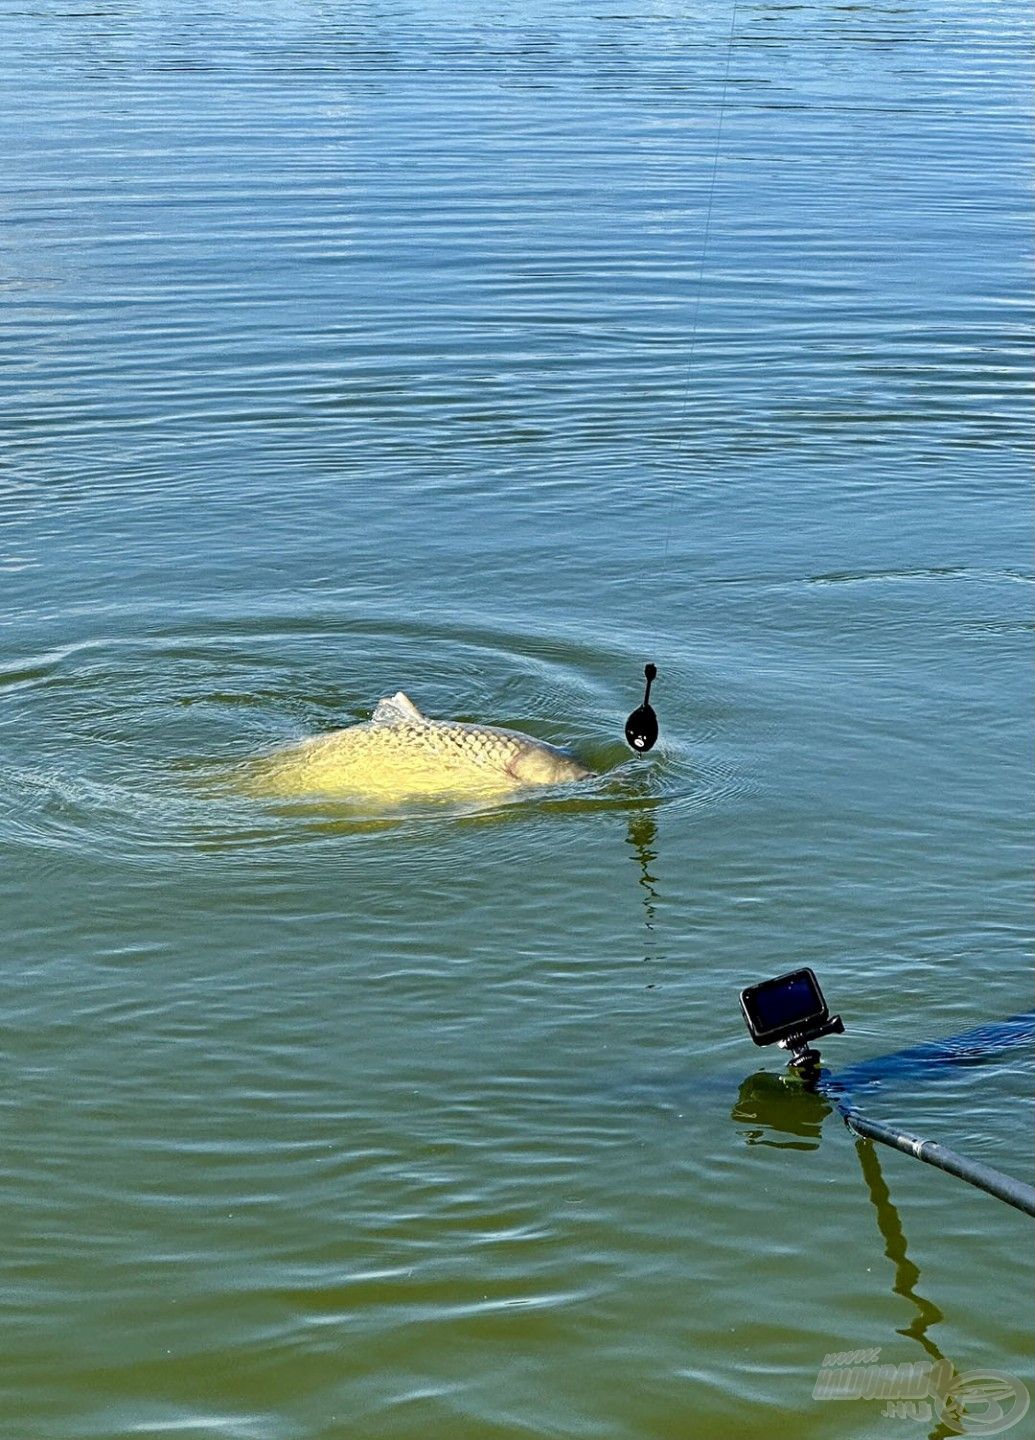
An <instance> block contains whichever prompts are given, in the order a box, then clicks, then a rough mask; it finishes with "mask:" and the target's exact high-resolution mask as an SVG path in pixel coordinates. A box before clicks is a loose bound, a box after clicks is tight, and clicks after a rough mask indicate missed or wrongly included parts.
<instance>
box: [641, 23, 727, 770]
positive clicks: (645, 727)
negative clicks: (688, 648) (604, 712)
mask: <svg viewBox="0 0 1035 1440" xmlns="http://www.w3.org/2000/svg"><path fill="white" fill-rule="evenodd" d="M738 3H739V0H733V10H732V14H731V16H730V33H729V39H728V40H727V42H726V66H725V70H724V72H723V77H722V91H721V93H720V95H719V119H718V123H717V125H716V129H715V153H714V155H713V156H712V174H711V181H710V182H709V185H708V204H707V207H706V210H705V218H704V234H703V236H702V239H701V259H700V261H699V263H698V268H697V292H696V295H695V298H694V309H693V317H692V320H691V324H690V345H689V348H688V351H687V359H686V380H685V383H684V385H683V403H682V406H681V408H680V413H679V430H678V433H677V436H676V448H675V460H676V461H678V460H679V458H680V456H681V454H682V451H683V450H684V449H685V445H686V416H687V411H688V409H689V407H690V382H691V380H692V378H693V367H694V351H695V349H696V347H697V324H698V321H699V319H700V316H701V296H702V292H703V290H704V270H705V262H706V260H707V258H708V240H709V237H710V235H711V229H712V210H713V208H714V205H715V186H716V181H717V179H718V175H719V155H720V152H721V149H722V122H723V119H724V118H725V114H726V91H727V89H728V88H729V82H730V68H731V65H732V61H733V44H734V41H735V39H736V34H737V6H738ZM674 506H675V495H674V494H673V495H672V496H671V498H670V499H669V502H668V509H667V514H666V519H665V543H664V547H663V549H662V554H661V570H662V571H664V570H666V569H667V566H668V555H669V548H670V545H671V541H672V516H673V509H674ZM657 643H658V625H657V621H656V620H655V626H654V635H653V639H652V642H651V648H652V649H656V648H657ZM643 673H644V677H645V679H646V682H647V684H646V689H645V690H644V693H643V703H642V705H640V706H639V707H638V708H637V709H636V710H634V711H633V712H632V714H631V715H630V716H629V718H628V719H627V720H626V722H625V738H626V740H627V741H628V743H629V745H630V746H631V747H632V749H633V750H635V751H637V753H638V754H641V755H644V754H646V752H647V751H648V750H651V749H653V747H654V745H655V743H656V741H657V738H658V717H657V715H656V713H655V711H654V708H653V707H652V705H651V703H650V687H651V685H652V683H653V682H654V680H655V678H656V676H657V673H658V670H657V666H656V665H654V664H647V665H645V666H644V667H643Z"/></svg>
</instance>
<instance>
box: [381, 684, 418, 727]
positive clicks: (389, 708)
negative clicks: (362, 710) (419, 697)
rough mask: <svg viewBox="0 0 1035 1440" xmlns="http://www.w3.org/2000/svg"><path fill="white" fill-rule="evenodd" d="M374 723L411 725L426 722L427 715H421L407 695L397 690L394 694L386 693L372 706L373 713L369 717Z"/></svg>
mask: <svg viewBox="0 0 1035 1440" xmlns="http://www.w3.org/2000/svg"><path fill="white" fill-rule="evenodd" d="M370 718H371V723H372V724H374V725H413V724H415V723H416V724H426V723H427V719H428V717H427V716H426V715H422V714H421V713H420V711H419V710H418V709H417V707H416V705H414V703H413V701H412V700H411V699H410V697H409V696H408V695H404V694H403V692H402V691H401V690H397V691H396V692H395V694H394V695H388V696H386V698H385V699H384V700H379V701H378V702H377V705H376V706H375V707H374V713H373V715H372V716H371V717H370Z"/></svg>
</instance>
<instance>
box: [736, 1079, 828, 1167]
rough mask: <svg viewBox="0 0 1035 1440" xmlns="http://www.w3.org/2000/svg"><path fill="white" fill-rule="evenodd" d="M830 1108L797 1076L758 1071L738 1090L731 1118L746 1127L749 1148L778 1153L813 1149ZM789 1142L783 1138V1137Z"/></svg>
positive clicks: (745, 1137) (817, 1092)
mask: <svg viewBox="0 0 1035 1440" xmlns="http://www.w3.org/2000/svg"><path fill="white" fill-rule="evenodd" d="M830 1113H831V1106H830V1105H829V1104H828V1103H827V1101H826V1100H825V1099H824V1097H823V1095H822V1094H821V1093H820V1092H819V1091H817V1090H813V1089H811V1088H810V1087H808V1086H806V1085H803V1084H802V1083H801V1081H800V1080H799V1079H798V1077H797V1076H796V1075H790V1074H775V1075H774V1074H773V1073H772V1071H767V1070H759V1071H758V1072H757V1073H756V1074H754V1075H749V1076H748V1078H747V1079H746V1080H745V1081H744V1082H743V1084H742V1085H741V1087H740V1092H739V1094H738V1095H737V1103H736V1104H735V1105H734V1107H733V1109H732V1111H731V1112H730V1118H731V1119H733V1120H735V1121H736V1122H737V1123H738V1124H739V1125H744V1126H746V1127H747V1133H746V1135H745V1136H744V1139H745V1140H746V1142H747V1144H748V1145H770V1146H773V1147H775V1148H776V1149H778V1150H815V1149H816V1147H817V1146H818V1145H819V1141H820V1132H821V1130H822V1127H823V1121H824V1119H825V1118H826V1117H827V1116H828V1115H829V1114H830ZM785 1135H786V1136H790V1137H791V1138H790V1139H786V1140H785V1139H782V1138H780V1137H782V1136H785Z"/></svg>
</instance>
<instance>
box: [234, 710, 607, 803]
mask: <svg viewBox="0 0 1035 1440" xmlns="http://www.w3.org/2000/svg"><path fill="white" fill-rule="evenodd" d="M591 773H592V772H591V771H589V770H587V769H585V767H584V766H582V765H580V764H579V763H578V762H577V761H575V760H573V759H571V757H570V756H568V755H566V754H565V753H564V752H563V751H562V750H557V749H555V748H554V747H553V746H552V745H547V744H546V743H545V742H543V741H541V740H535V739H533V738H532V737H531V736H529V735H522V734H521V733H520V732H519V731H516V730H505V729H502V728H499V727H497V726H492V725H473V724H465V723H462V722H460V721H449V720H430V719H428V717H427V716H425V715H423V714H422V713H421V712H420V711H419V710H418V709H417V707H416V706H415V705H414V704H413V702H412V700H410V699H409V697H408V696H406V695H404V694H403V693H402V691H399V692H398V693H397V694H396V695H393V696H391V697H390V698H387V699H384V700H381V701H379V703H378V705H377V707H376V709H375V710H374V715H373V718H372V719H371V720H369V721H366V722H364V723H363V724H360V725H352V726H349V727H348V728H346V729H344V730H335V731H332V732H331V733H330V734H328V735H318V736H315V737H313V738H312V739H310V740H305V741H303V742H302V743H301V744H300V745H296V746H292V747H290V748H289V749H287V750H283V751H280V752H278V753H276V754H274V755H271V756H268V757H266V758H265V759H263V760H260V761H258V762H256V763H254V764H253V765H251V766H248V767H246V773H245V777H244V788H245V789H246V790H247V791H248V792H249V793H251V794H254V795H267V796H282V797H291V796H305V795H316V794H323V795H342V796H350V797H355V798H365V799H369V800H375V801H378V802H380V803H386V804H391V803H397V802H399V801H402V800H406V799H421V798H424V799H434V798H457V797H464V796H468V797H471V798H487V797H492V796H499V795H503V794H507V793H508V792H512V791H515V790H520V789H523V788H525V787H527V786H533V785H556V784H561V783H564V782H566V781H571V780H581V779H585V778H587V777H588V776H589V775H590V774H591Z"/></svg>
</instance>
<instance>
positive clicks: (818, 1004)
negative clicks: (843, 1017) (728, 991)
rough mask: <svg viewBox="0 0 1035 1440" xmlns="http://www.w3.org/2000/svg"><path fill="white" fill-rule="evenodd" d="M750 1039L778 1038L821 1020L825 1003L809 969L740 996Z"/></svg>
mask: <svg viewBox="0 0 1035 1440" xmlns="http://www.w3.org/2000/svg"><path fill="white" fill-rule="evenodd" d="M741 1003H742V1004H743V1006H744V1014H745V1015H746V1016H747V1020H748V1025H749V1028H750V1030H751V1033H752V1036H755V1037H758V1038H761V1037H763V1036H765V1037H768V1036H770V1035H772V1037H773V1038H774V1039H780V1038H782V1036H783V1035H784V1034H787V1033H790V1032H791V1031H793V1030H794V1029H795V1028H796V1027H797V1026H799V1025H801V1024H802V1023H804V1022H805V1021H807V1020H816V1019H822V1018H824V1017H825V1015H826V1013H827V1007H826V1002H825V1001H824V999H823V995H822V992H821V991H820V988H819V985H818V983H817V981H816V977H815V975H813V973H812V971H811V970H795V971H794V972H793V973H792V974H790V975H781V976H779V977H778V979H776V980H766V981H764V982H763V983H762V984H761V985H753V986H751V987H749V988H748V989H747V990H744V991H743V992H742V994H741Z"/></svg>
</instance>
